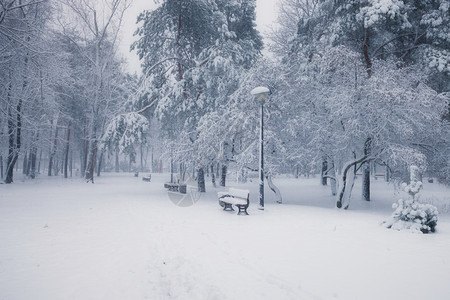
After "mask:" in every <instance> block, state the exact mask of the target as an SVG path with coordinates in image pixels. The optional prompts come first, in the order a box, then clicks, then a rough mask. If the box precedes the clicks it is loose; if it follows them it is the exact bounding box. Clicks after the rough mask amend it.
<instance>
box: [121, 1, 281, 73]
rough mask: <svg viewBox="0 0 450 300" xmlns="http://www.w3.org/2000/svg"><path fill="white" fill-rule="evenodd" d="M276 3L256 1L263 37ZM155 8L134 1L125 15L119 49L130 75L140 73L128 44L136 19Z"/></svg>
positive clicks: (137, 62) (153, 4)
mask: <svg viewBox="0 0 450 300" xmlns="http://www.w3.org/2000/svg"><path fill="white" fill-rule="evenodd" d="M276 3H277V0H256V23H257V28H258V30H259V31H260V32H261V34H263V36H264V32H265V31H266V28H267V26H268V25H270V24H272V23H273V22H274V21H275V19H276V14H277V7H276ZM155 7H156V4H155V3H154V1H153V0H134V1H133V3H132V5H131V7H130V8H129V9H128V11H127V12H126V14H125V18H124V20H123V27H122V32H121V44H120V49H121V52H122V55H123V56H124V57H125V58H126V60H127V61H128V71H129V72H130V73H134V72H137V73H139V72H140V66H139V59H138V57H137V55H136V53H135V52H134V51H133V52H129V50H130V44H131V43H132V42H133V41H134V37H133V33H134V32H135V30H136V28H137V25H136V18H137V16H138V15H139V13H140V12H142V11H143V10H146V9H154V8H155Z"/></svg>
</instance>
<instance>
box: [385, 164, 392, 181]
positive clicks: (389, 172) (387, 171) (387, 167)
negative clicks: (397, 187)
mask: <svg viewBox="0 0 450 300" xmlns="http://www.w3.org/2000/svg"><path fill="white" fill-rule="evenodd" d="M384 172H385V173H384V180H385V181H386V182H389V181H390V180H391V171H390V169H389V165H388V164H386V168H385V170H384Z"/></svg>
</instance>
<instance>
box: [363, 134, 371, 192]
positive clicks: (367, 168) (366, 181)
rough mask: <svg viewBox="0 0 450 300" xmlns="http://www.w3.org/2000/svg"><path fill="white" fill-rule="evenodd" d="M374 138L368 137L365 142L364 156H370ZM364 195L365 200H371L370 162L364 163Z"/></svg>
mask: <svg viewBox="0 0 450 300" xmlns="http://www.w3.org/2000/svg"><path fill="white" fill-rule="evenodd" d="M371 145H372V139H371V138H367V140H366V142H365V143H364V156H369V155H370V151H371ZM362 196H363V200H365V201H370V162H369V161H367V162H365V163H364V167H363V182H362Z"/></svg>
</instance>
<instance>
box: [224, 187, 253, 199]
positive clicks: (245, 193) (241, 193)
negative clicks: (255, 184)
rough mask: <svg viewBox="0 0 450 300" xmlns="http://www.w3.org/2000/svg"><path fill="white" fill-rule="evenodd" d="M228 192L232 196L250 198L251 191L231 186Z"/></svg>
mask: <svg viewBox="0 0 450 300" xmlns="http://www.w3.org/2000/svg"><path fill="white" fill-rule="evenodd" d="M228 193H229V194H230V195H231V196H234V197H237V198H242V199H248V196H249V194H250V191H249V190H241V189H234V188H230V189H229V190H228Z"/></svg>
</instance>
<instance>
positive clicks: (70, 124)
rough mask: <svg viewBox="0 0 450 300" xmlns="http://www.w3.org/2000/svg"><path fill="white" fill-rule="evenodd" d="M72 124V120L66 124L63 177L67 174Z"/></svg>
mask: <svg viewBox="0 0 450 300" xmlns="http://www.w3.org/2000/svg"><path fill="white" fill-rule="evenodd" d="M71 126H72V122H71V121H69V124H68V125H67V138H66V149H65V151H64V152H65V153H64V178H67V177H68V176H69V174H68V165H69V148H70V129H71V128H70V127H71Z"/></svg>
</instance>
